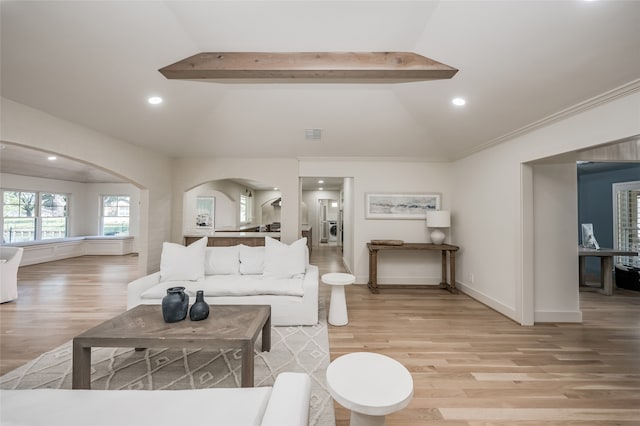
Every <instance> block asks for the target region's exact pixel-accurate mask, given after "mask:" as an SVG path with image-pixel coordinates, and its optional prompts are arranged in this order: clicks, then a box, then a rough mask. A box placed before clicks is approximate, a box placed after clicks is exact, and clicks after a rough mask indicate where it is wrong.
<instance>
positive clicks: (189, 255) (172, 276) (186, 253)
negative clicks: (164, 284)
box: [160, 237, 207, 281]
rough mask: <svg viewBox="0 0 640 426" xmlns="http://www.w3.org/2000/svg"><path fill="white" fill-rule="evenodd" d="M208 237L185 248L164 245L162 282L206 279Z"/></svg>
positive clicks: (161, 271) (161, 264) (172, 244)
mask: <svg viewBox="0 0 640 426" xmlns="http://www.w3.org/2000/svg"><path fill="white" fill-rule="evenodd" d="M206 246H207V237H203V238H201V239H199V240H198V241H195V242H194V243H192V244H190V245H189V246H187V247H185V246H183V245H181V244H175V243H167V242H165V243H163V244H162V254H161V256H160V281H196V280H199V279H202V278H204V249H205V247H206Z"/></svg>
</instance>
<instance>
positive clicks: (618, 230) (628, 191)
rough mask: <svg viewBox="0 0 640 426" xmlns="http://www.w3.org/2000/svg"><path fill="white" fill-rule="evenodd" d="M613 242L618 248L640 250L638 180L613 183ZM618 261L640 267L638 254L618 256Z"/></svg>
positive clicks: (639, 194)
mask: <svg viewBox="0 0 640 426" xmlns="http://www.w3.org/2000/svg"><path fill="white" fill-rule="evenodd" d="M613 202H614V243H615V248H616V249H618V250H628V251H635V252H637V251H639V250H640V181H638V182H624V183H614V184H613ZM617 261H618V263H622V264H624V265H629V266H636V267H640V259H639V258H638V256H620V257H618V259H617Z"/></svg>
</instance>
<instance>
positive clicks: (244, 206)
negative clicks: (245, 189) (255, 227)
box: [240, 194, 253, 223]
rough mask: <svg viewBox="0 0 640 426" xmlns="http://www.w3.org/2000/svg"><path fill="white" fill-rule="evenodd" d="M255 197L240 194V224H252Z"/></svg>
mask: <svg viewBox="0 0 640 426" xmlns="http://www.w3.org/2000/svg"><path fill="white" fill-rule="evenodd" d="M252 200H253V197H250V196H248V195H244V194H240V223H251V221H252V220H253V214H252V212H253V201H252Z"/></svg>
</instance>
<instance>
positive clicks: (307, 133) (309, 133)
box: [304, 129, 322, 141]
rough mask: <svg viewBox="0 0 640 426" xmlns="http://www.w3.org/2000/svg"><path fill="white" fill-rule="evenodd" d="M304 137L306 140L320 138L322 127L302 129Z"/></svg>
mask: <svg viewBox="0 0 640 426" xmlns="http://www.w3.org/2000/svg"><path fill="white" fill-rule="evenodd" d="M304 138H305V139H306V140H308V141H317V140H320V139H322V129H304Z"/></svg>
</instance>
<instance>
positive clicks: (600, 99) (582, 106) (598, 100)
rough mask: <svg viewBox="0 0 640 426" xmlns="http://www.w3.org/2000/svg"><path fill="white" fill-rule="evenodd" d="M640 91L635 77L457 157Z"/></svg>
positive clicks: (639, 84)
mask: <svg viewBox="0 0 640 426" xmlns="http://www.w3.org/2000/svg"><path fill="white" fill-rule="evenodd" d="M638 91H640V79H636V80H633V81H631V82H629V83H626V84H623V85H622V86H619V87H617V88H615V89H612V90H609V91H608V92H604V93H602V94H600V95H598V96H595V97H593V98H591V99H588V100H586V101H584V102H580V103H579V104H576V105H574V106H571V107H569V108H566V109H563V110H561V111H559V112H556V113H555V114H552V115H549V116H547V117H545V118H543V119H541V120H538V121H534V122H533V123H531V124H527V125H526V126H524V127H521V128H519V129H517V130H514V131H512V132H509V133H507V134H505V135H502V136H500V137H497V138H495V139H492V140H490V141H488V142H486V143H484V144H480V145H478V146H475V147H474V148H472V149H470V150H467V151H464V152H463V153H462V155H460V157H459V158H458V159H462V158H465V157H468V156H470V155H472V154H475V153H477V152H480V151H483V150H485V149H487V148H491V147H492V146H496V145H499V144H501V143H504V142H507V141H509V140H512V139H514V138H516V137H518V136H522V135H524V134H527V133H530V132H532V131H534V130H537V129H540V128H542V127H546V126H549V125H550V124H553V123H556V122H558V121H561V120H564V119H566V118H569V117H571V116H574V115H577V114H580V113H582V112H585V111H588V110H590V109H593V108H596V107H599V106H600V105H604V104H607V103H609V102H612V101H614V100H616V99H619V98H623V97H625V96H628V95H630V94H632V93H635V92H638Z"/></svg>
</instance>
